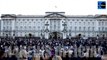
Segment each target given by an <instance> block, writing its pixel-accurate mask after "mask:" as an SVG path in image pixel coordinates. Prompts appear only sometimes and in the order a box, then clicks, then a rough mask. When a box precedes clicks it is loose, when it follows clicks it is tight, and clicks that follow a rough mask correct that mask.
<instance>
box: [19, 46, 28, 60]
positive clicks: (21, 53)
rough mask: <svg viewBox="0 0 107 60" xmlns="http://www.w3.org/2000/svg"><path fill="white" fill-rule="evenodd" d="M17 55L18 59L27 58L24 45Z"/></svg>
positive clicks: (24, 59) (25, 59) (23, 59)
mask: <svg viewBox="0 0 107 60" xmlns="http://www.w3.org/2000/svg"><path fill="white" fill-rule="evenodd" d="M19 57H20V60H27V58H28V52H27V51H26V46H24V48H23V49H21V50H20V52H19Z"/></svg>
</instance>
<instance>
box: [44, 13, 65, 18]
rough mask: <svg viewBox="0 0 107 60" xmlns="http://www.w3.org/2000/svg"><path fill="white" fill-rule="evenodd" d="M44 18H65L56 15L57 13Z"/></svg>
mask: <svg viewBox="0 0 107 60" xmlns="http://www.w3.org/2000/svg"><path fill="white" fill-rule="evenodd" d="M45 18H66V16H64V15H61V14H58V13H51V14H48V15H46V16H45Z"/></svg>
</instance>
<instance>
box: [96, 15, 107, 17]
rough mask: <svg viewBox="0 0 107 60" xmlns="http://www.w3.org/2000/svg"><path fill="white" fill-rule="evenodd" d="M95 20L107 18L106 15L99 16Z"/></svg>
mask: <svg viewBox="0 0 107 60" xmlns="http://www.w3.org/2000/svg"><path fill="white" fill-rule="evenodd" d="M97 18H107V15H99V16H97Z"/></svg>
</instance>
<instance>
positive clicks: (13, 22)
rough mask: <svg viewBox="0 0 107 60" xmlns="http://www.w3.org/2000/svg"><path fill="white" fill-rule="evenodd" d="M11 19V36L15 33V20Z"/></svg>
mask: <svg viewBox="0 0 107 60" xmlns="http://www.w3.org/2000/svg"><path fill="white" fill-rule="evenodd" d="M11 21H12V25H11V26H12V32H11V36H13V35H14V34H15V32H14V31H15V20H11Z"/></svg>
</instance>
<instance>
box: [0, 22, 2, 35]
mask: <svg viewBox="0 0 107 60" xmlns="http://www.w3.org/2000/svg"><path fill="white" fill-rule="evenodd" d="M0 36H3V20H1V35H0Z"/></svg>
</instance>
